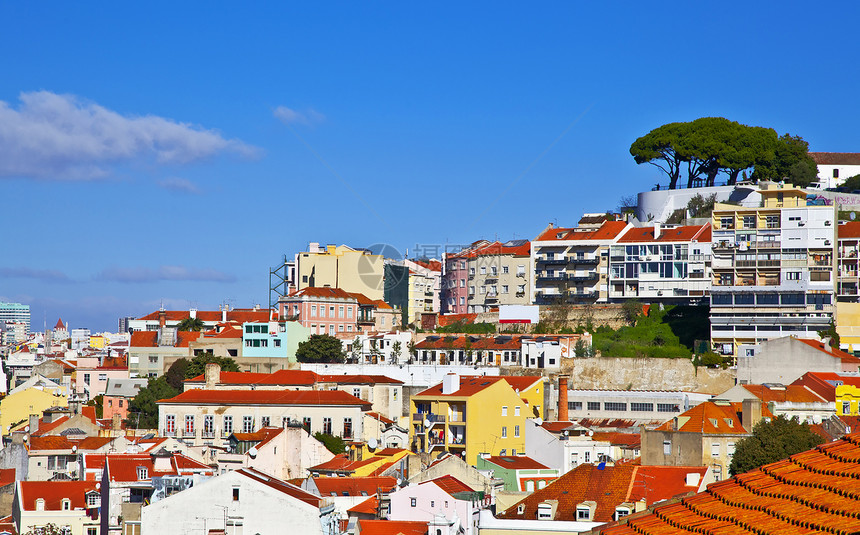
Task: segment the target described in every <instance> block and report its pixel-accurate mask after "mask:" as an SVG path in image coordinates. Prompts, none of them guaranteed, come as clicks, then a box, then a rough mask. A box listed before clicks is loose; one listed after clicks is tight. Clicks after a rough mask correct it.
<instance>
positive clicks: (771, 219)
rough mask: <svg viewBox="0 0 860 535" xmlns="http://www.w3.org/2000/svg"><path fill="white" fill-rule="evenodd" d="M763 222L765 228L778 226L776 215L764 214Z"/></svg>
mask: <svg viewBox="0 0 860 535" xmlns="http://www.w3.org/2000/svg"><path fill="white" fill-rule="evenodd" d="M765 222H766V224H767V228H779V216H778V215H768V216H765Z"/></svg>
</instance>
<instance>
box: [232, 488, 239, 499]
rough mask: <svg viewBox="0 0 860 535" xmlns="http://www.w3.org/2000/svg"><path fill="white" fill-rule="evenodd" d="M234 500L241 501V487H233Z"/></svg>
mask: <svg viewBox="0 0 860 535" xmlns="http://www.w3.org/2000/svg"><path fill="white" fill-rule="evenodd" d="M233 501H234V502H238V501H239V487H233Z"/></svg>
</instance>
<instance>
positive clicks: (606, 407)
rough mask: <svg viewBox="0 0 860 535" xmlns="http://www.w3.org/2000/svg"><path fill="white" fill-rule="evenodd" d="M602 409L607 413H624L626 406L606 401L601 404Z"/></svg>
mask: <svg viewBox="0 0 860 535" xmlns="http://www.w3.org/2000/svg"><path fill="white" fill-rule="evenodd" d="M603 408H604V410H607V411H626V410H627V404H626V403H617V402H612V401H607V402H605V403H604V404H603Z"/></svg>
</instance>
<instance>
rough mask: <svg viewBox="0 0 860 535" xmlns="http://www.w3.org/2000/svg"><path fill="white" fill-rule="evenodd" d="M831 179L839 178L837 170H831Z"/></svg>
mask: <svg viewBox="0 0 860 535" xmlns="http://www.w3.org/2000/svg"><path fill="white" fill-rule="evenodd" d="M833 178H839V169H834V170H833Z"/></svg>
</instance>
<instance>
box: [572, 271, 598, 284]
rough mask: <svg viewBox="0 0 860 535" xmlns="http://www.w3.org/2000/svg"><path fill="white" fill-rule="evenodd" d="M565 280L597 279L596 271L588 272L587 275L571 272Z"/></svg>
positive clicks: (586, 280)
mask: <svg viewBox="0 0 860 535" xmlns="http://www.w3.org/2000/svg"><path fill="white" fill-rule="evenodd" d="M567 280H569V281H573V282H589V281H596V280H597V273H589V274H588V275H574V274H573V273H571V274H569V275H568V276H567Z"/></svg>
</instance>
